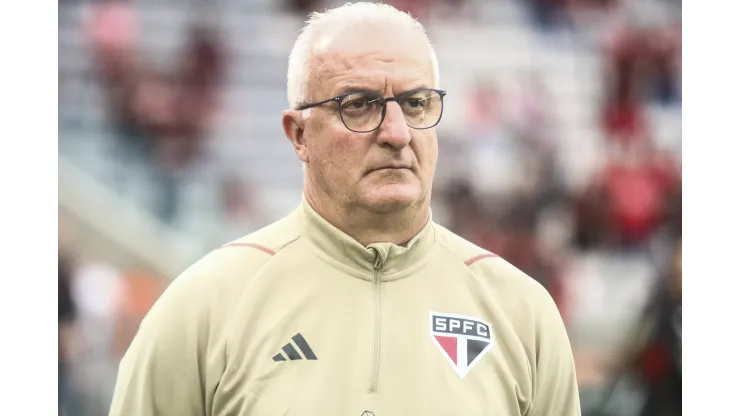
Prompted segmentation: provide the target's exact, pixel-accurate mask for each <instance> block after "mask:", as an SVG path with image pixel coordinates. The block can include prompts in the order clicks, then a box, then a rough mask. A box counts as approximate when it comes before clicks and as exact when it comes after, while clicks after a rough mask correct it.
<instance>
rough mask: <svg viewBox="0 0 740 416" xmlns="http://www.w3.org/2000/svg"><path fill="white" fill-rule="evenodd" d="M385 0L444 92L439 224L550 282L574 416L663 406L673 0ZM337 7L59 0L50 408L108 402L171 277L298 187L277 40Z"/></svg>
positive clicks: (673, 314)
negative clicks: (53, 403) (415, 21)
mask: <svg viewBox="0 0 740 416" xmlns="http://www.w3.org/2000/svg"><path fill="white" fill-rule="evenodd" d="M386 2H387V3H391V4H394V5H395V6H397V7H398V8H400V9H402V10H405V11H409V12H411V13H412V14H413V15H414V16H415V17H417V18H419V19H420V20H421V21H422V22H423V23H424V24H425V25H426V27H427V29H428V31H429V36H430V38H431V40H432V42H433V43H434V45H435V46H436V48H437V54H438V57H439V62H440V70H441V77H442V88H443V89H445V90H447V91H448V95H447V97H446V98H445V101H446V103H445V114H444V116H443V119H442V122H441V124H440V125H439V126H438V128H437V129H438V136H439V146H440V160H439V167H438V175H437V179H436V189H435V193H434V202H433V211H434V217H435V220H436V221H437V222H439V223H441V224H442V225H444V226H446V227H448V228H450V229H452V230H453V231H455V232H456V233H458V234H460V235H462V236H464V237H466V238H467V239H469V240H471V241H473V242H475V243H477V244H478V245H480V246H482V247H484V248H486V249H488V250H490V251H493V252H495V253H497V254H499V255H501V256H502V257H504V258H506V259H507V260H508V261H510V262H511V263H513V264H514V265H516V266H517V267H519V268H520V269H522V270H524V271H525V272H527V273H528V274H529V275H531V276H532V277H534V278H536V279H538V280H539V281H540V282H542V283H543V285H544V286H545V287H546V288H547V289H548V290H549V291H550V292H551V293H552V295H553V297H554V298H555V300H556V302H557V303H558V305H559V307H560V311H561V313H562V315H563V318H564V320H565V322H566V325H567V327H568V330H569V334H570V337H571V342H572V344H573V349H574V353H575V356H576V363H577V366H578V377H579V384H580V388H581V398H582V402H583V413H584V415H615V416H616V415H625V416H627V415H653V416H659V415H680V414H681V407H680V403H681V396H680V389H681V376H680V371H681V370H680V368H681V347H680V346H681V1H680V0H396V1H390V0H388V1H386ZM341 3H343V2H337V1H321V0H210V1H196V0H129V1H123V0H101V1H90V0H87V1H83V0H60V1H59V394H60V410H62V411H63V413H62V414H65V415H68V416H76V415H80V416H88V415H89V416H95V415H105V414H107V409H108V404H109V402H110V400H111V395H112V391H113V386H114V383H115V377H116V370H117V365H118V361H119V360H120V358H121V356H122V354H123V353H124V352H125V350H126V348H127V346H128V343H129V342H130V341H131V338H132V337H133V335H134V334H135V332H136V329H137V327H138V323H139V321H140V320H141V318H142V317H143V316H144V315H145V314H146V313H147V311H148V309H149V307H150V306H151V305H152V303H153V302H154V301H155V300H156V299H157V297H158V296H159V295H160V294H161V293H162V291H163V290H164V289H165V288H166V287H167V285H168V283H169V281H170V280H171V279H172V278H174V277H176V276H177V275H178V274H179V273H180V272H181V271H182V270H183V269H184V268H185V267H187V266H188V265H189V264H191V263H192V262H193V261H195V260H197V259H198V258H199V257H201V256H202V255H204V254H205V253H207V252H208V251H209V250H210V249H212V248H214V247H216V246H219V245H221V244H223V243H225V242H228V241H229V240H232V239H235V238H238V237H241V236H242V235H244V234H246V233H249V232H250V231H253V230H255V229H257V228H259V227H261V226H263V225H266V224H268V223H269V222H271V221H274V220H276V219H278V218H280V217H282V216H283V215H285V214H287V213H288V212H290V211H291V210H292V209H293V208H294V207H295V206H296V205H297V204H298V203H299V202H300V199H301V188H302V170H301V167H300V163H299V160H298V159H297V157H296V156H295V154H294V152H293V150H292V148H291V146H290V144H289V142H288V141H287V139H285V137H284V135H283V132H282V129H281V125H280V114H281V111H282V110H284V109H285V107H286V105H287V98H286V86H285V81H286V72H287V59H288V54H289V52H290V48H291V47H292V43H293V41H294V40H295V37H296V35H297V32H298V30H299V29H300V27H301V26H302V24H303V22H304V21H305V19H306V16H307V13H308V12H310V11H312V10H322V9H324V8H326V7H330V6H335V5H339V4H341ZM677 392H678V393H677Z"/></svg>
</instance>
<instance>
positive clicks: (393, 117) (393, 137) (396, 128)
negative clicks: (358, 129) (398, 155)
mask: <svg viewBox="0 0 740 416" xmlns="http://www.w3.org/2000/svg"><path fill="white" fill-rule="evenodd" d="M377 140H378V143H380V144H381V145H387V146H392V147H393V148H395V149H399V150H400V149H403V148H404V147H406V146H408V144H409V142H410V141H411V131H410V129H409V126H408V125H407V124H406V118H405V117H404V115H403V111H402V110H401V106H399V105H398V103H396V102H393V101H391V102H389V103H388V104H387V106H386V109H385V119H384V120H383V124H381V125H380V127H379V128H378V137H377Z"/></svg>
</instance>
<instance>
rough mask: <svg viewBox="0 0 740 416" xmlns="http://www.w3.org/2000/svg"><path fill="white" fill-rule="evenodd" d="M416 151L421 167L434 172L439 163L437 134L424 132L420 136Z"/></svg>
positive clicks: (426, 171) (425, 170)
mask: <svg viewBox="0 0 740 416" xmlns="http://www.w3.org/2000/svg"><path fill="white" fill-rule="evenodd" d="M430 133H431V132H430ZM415 152H416V157H417V158H418V162H419V166H420V167H421V169H422V170H423V171H424V172H425V173H431V172H433V171H434V168H435V166H436V165H437V156H438V149H437V136H436V135H434V134H424V135H423V136H421V137H419V140H418V141H417V146H416V149H415Z"/></svg>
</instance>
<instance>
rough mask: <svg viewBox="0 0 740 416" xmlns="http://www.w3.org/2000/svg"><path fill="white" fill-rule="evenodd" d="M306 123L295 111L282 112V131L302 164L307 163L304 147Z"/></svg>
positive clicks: (299, 113)
mask: <svg viewBox="0 0 740 416" xmlns="http://www.w3.org/2000/svg"><path fill="white" fill-rule="evenodd" d="M305 125H306V121H305V119H304V118H303V116H302V115H301V112H300V111H297V110H285V111H283V131H284V132H285V137H287V138H288V140H290V143H291V144H292V145H293V149H294V150H295V153H296V154H297V155H298V158H299V159H301V161H303V163H308V162H309V158H308V147H307V146H306V136H305V135H304V132H305Z"/></svg>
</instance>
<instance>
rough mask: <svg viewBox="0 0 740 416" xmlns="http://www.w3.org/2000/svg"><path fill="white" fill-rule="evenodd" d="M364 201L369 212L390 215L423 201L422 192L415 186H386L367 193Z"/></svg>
mask: <svg viewBox="0 0 740 416" xmlns="http://www.w3.org/2000/svg"><path fill="white" fill-rule="evenodd" d="M362 199H363V202H364V205H365V206H367V208H368V209H369V210H371V211H375V212H382V213H388V212H394V211H398V210H402V209H405V208H408V207H409V206H412V205H414V204H416V203H418V202H419V200H420V199H421V191H420V189H418V188H417V187H415V186H409V185H406V184H403V185H401V184H393V185H385V186H382V187H380V188H376V189H372V190H370V191H369V192H367V193H365V195H363V198H362Z"/></svg>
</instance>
